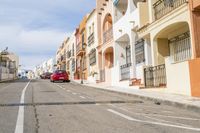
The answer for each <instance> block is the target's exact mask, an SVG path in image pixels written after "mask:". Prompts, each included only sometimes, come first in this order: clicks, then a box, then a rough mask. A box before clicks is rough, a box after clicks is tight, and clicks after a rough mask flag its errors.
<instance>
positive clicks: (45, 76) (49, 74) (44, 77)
mask: <svg viewBox="0 0 200 133" xmlns="http://www.w3.org/2000/svg"><path fill="white" fill-rule="evenodd" d="M51 75H52V73H50V72H46V73H43V74H42V75H40V78H41V79H50V78H51Z"/></svg>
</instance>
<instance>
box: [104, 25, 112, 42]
mask: <svg viewBox="0 0 200 133" xmlns="http://www.w3.org/2000/svg"><path fill="white" fill-rule="evenodd" d="M112 39H113V27H111V28H110V29H108V30H107V31H105V32H104V33H103V43H107V42H109V41H110V40H112Z"/></svg>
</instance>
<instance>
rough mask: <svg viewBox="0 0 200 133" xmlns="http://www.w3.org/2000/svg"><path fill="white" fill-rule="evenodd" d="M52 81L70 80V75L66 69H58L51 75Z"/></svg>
mask: <svg viewBox="0 0 200 133" xmlns="http://www.w3.org/2000/svg"><path fill="white" fill-rule="evenodd" d="M50 80H51V82H55V81H63V82H69V81H70V80H69V76H68V74H67V72H66V71H64V70H56V71H55V72H54V73H53V74H52V75H51V79H50Z"/></svg>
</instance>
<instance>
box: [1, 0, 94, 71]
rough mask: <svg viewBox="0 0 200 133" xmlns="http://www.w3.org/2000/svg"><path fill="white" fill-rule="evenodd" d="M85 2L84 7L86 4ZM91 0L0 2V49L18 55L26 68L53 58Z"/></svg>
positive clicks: (7, 0) (91, 5) (92, 3)
mask: <svg viewBox="0 0 200 133" xmlns="http://www.w3.org/2000/svg"><path fill="white" fill-rule="evenodd" d="M86 3H87V4H86ZM94 7H95V0H57V1H55V0H35V1H27V0H17V1H13V0H1V5H0V50H2V49H4V48H5V47H7V46H8V47H9V50H10V51H12V52H15V53H16V54H18V55H19V56H20V63H21V64H23V65H24V66H26V67H27V68H28V69H30V68H33V67H34V66H35V65H38V63H41V62H42V61H44V60H46V59H48V58H50V57H53V56H55V54H56V50H57V48H58V47H59V46H60V45H61V42H62V41H63V40H64V38H65V37H67V36H70V33H71V32H73V30H74V29H75V28H76V26H77V25H78V24H79V22H80V21H81V20H82V17H83V16H84V15H85V14H86V13H88V12H90V11H91V10H92V9H93V8H94Z"/></svg>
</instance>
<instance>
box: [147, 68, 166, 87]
mask: <svg viewBox="0 0 200 133" xmlns="http://www.w3.org/2000/svg"><path fill="white" fill-rule="evenodd" d="M144 79H145V87H165V86H166V85H167V77H166V68H165V64H163V65H158V66H154V67H147V68H144Z"/></svg>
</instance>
